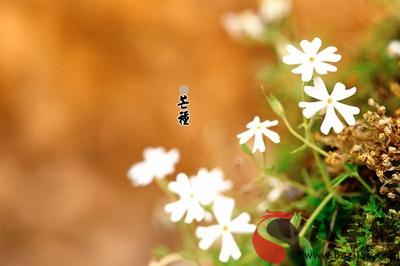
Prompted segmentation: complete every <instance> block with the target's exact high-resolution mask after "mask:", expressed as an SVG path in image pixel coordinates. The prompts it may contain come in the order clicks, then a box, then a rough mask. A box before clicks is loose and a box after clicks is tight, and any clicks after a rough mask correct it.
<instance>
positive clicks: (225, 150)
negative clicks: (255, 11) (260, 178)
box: [0, 0, 380, 266]
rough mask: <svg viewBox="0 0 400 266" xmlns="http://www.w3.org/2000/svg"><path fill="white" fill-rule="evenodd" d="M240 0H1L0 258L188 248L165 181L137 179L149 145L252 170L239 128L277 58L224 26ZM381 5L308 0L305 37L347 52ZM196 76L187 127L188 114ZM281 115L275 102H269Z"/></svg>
mask: <svg viewBox="0 0 400 266" xmlns="http://www.w3.org/2000/svg"><path fill="white" fill-rule="evenodd" d="M255 7H256V1H240V0H235V1H233V0H169V1H155V0H147V1H138V0H133V1H132V0H114V1H110V0H96V1H94V0H84V1H83V0H82V1H66V0H64V1H63V0H51V1H50V0H36V1H35V0H23V1H1V2H0V33H1V41H0V262H1V263H0V264H1V265H13V266H14V265H61V266H63V265H75V266H80V265H100V266H102V265H104V266H106V265H107V266H109V265H113V266H114V265H135V266H136V265H139V266H141V265H147V263H148V261H149V260H150V258H151V250H152V248H153V247H154V246H156V245H159V244H163V245H167V246H169V247H170V248H171V249H172V250H178V249H179V241H178V237H177V236H176V232H175V231H174V230H173V228H174V227H173V226H171V227H169V226H165V225H163V222H162V221H160V220H162V217H161V218H160V217H159V216H160V215H161V216H162V214H160V213H162V212H161V211H157V210H158V209H160V208H161V204H162V199H163V196H162V193H161V191H160V190H159V189H158V188H157V187H156V186H155V185H154V184H153V185H151V186H149V187H144V188H134V187H133V186H132V185H131V184H130V182H129V180H128V179H127V178H126V171H127V169H128V168H129V167H130V166H131V164H132V163H134V162H137V161H140V160H142V150H143V149H144V148H145V147H147V146H164V147H167V148H173V147H176V148H178V149H179V150H180V152H181V161H180V163H179V164H178V168H177V171H184V172H187V173H189V174H194V173H195V172H197V170H198V169H199V168H200V167H206V168H208V169H211V168H213V167H216V166H218V167H221V168H222V169H223V170H224V171H225V173H226V175H227V177H228V178H232V179H234V180H235V182H236V183H237V184H240V183H244V182H246V180H249V179H250V178H251V177H252V176H253V174H254V173H255V169H254V168H253V166H252V165H251V163H250V161H248V160H245V161H244V163H243V164H242V165H241V166H240V167H238V166H237V164H236V162H237V158H238V156H242V155H243V154H242V153H241V151H240V149H239V146H238V142H237V140H236V134H237V133H238V132H240V131H242V130H243V129H244V126H245V124H246V123H247V122H248V121H249V120H251V119H252V118H253V116H254V115H256V114H260V115H261V117H262V118H265V119H267V118H268V114H265V113H262V110H266V107H265V104H264V103H263V100H262V94H261V92H260V91H259V89H258V84H257V83H256V82H255V80H254V74H255V71H256V70H257V67H258V66H260V64H261V63H263V62H266V61H267V59H268V58H270V55H269V52H268V51H267V50H266V49H264V48H261V47H250V46H248V47H245V46H243V45H241V44H240V43H239V42H237V41H234V40H232V39H231V38H230V37H229V36H228V34H226V33H225V32H224V30H223V29H222V27H221V15H222V14H224V13H226V12H228V11H239V10H243V9H246V8H255ZM379 18H380V12H379V6H378V4H376V3H375V1H371V0H353V1H348V0H335V1H320V0H297V1H294V5H293V21H294V22H295V23H296V26H295V28H296V31H297V35H298V36H299V38H301V39H303V38H308V39H310V38H312V37H314V36H321V37H322V38H324V37H325V38H327V39H328V40H329V41H331V42H332V41H333V42H334V45H335V46H337V47H338V48H339V50H340V51H341V54H343V55H344V57H346V55H349V54H351V53H354V52H355V50H356V49H357V45H358V44H360V42H362V40H363V37H364V36H365V34H366V33H367V32H368V30H369V29H370V28H371V26H372V25H373V24H374V23H376V22H377V21H378V20H379ZM182 84H186V85H188V86H189V89H190V92H189V99H190V112H191V116H190V122H191V125H190V127H185V128H182V127H180V126H179V125H178V124H177V120H176V117H177V114H178V109H177V107H176V103H177V101H178V89H179V87H180V86H181V85H182ZM269 115H270V116H271V115H272V114H269Z"/></svg>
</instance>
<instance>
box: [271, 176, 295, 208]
mask: <svg viewBox="0 0 400 266" xmlns="http://www.w3.org/2000/svg"><path fill="white" fill-rule="evenodd" d="M267 180H268V183H269V185H270V186H271V187H272V189H271V190H270V191H269V193H268V195H267V200H268V201H271V202H274V201H276V200H277V199H278V198H279V197H280V196H281V195H282V193H283V192H284V191H286V190H288V189H289V188H290V186H289V185H288V184H286V183H285V182H283V181H281V180H280V179H278V178H275V177H269V178H268V179H267Z"/></svg>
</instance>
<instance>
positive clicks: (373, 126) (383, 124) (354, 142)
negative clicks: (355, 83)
mask: <svg viewBox="0 0 400 266" xmlns="http://www.w3.org/2000/svg"><path fill="white" fill-rule="evenodd" d="M368 104H369V105H370V106H372V107H374V108H375V109H376V111H374V112H372V111H368V112H366V113H364V115H363V119H362V120H359V121H357V123H356V125H354V126H351V127H346V128H345V130H344V131H343V132H342V133H341V134H339V135H332V136H328V137H321V136H319V137H317V138H318V139H319V140H320V141H321V142H323V143H324V144H326V145H328V146H330V147H333V148H336V149H335V150H334V151H333V152H330V156H329V157H328V158H327V163H328V164H330V165H340V164H344V163H354V164H358V165H364V166H367V167H368V168H369V169H371V170H373V171H374V172H375V173H376V176H377V177H378V179H379V181H380V182H379V192H380V193H381V194H383V195H386V196H387V197H388V198H389V199H392V200H396V201H400V116H399V115H398V114H399V112H396V116H395V117H390V116H387V115H386V108H385V106H380V105H378V104H377V103H375V101H374V100H373V99H369V101H368Z"/></svg>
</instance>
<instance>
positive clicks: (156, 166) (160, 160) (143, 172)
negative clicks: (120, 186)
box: [127, 147, 179, 186]
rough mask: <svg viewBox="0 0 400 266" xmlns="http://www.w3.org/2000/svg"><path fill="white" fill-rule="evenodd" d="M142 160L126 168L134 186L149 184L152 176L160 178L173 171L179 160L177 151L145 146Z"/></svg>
mask: <svg viewBox="0 0 400 266" xmlns="http://www.w3.org/2000/svg"><path fill="white" fill-rule="evenodd" d="M143 157H144V161H142V162H139V163H136V164H134V165H133V166H132V167H131V168H130V169H129V170H128V174H127V175H128V178H129V179H130V180H131V181H132V183H133V184H134V185H136V186H145V185H148V184H150V183H151V182H152V181H153V179H154V178H157V179H162V178H164V177H166V176H167V175H170V174H172V173H173V172H174V171H175V164H176V163H177V162H178V161H179V151H178V150H177V149H172V150H170V151H168V152H167V151H166V150H165V149H164V148H162V147H158V148H146V149H145V150H144V152H143Z"/></svg>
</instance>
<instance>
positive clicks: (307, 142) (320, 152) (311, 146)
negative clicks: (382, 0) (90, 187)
mask: <svg viewBox="0 0 400 266" xmlns="http://www.w3.org/2000/svg"><path fill="white" fill-rule="evenodd" d="M282 120H283V122H284V123H285V125H286V127H287V128H288V129H289V131H290V133H292V135H293V136H295V137H296V138H298V139H299V140H301V141H302V142H303V143H304V144H306V145H307V146H308V147H310V148H311V149H313V150H315V151H316V152H318V153H319V154H321V155H323V156H325V157H327V156H328V155H329V154H328V153H327V152H326V151H324V150H323V149H321V148H320V147H318V146H317V145H315V144H313V143H311V142H310V141H308V140H306V139H305V138H303V137H302V136H301V135H300V134H299V133H297V132H296V131H295V130H294V129H293V128H292V126H291V125H290V123H289V121H288V120H287V118H286V117H282Z"/></svg>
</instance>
